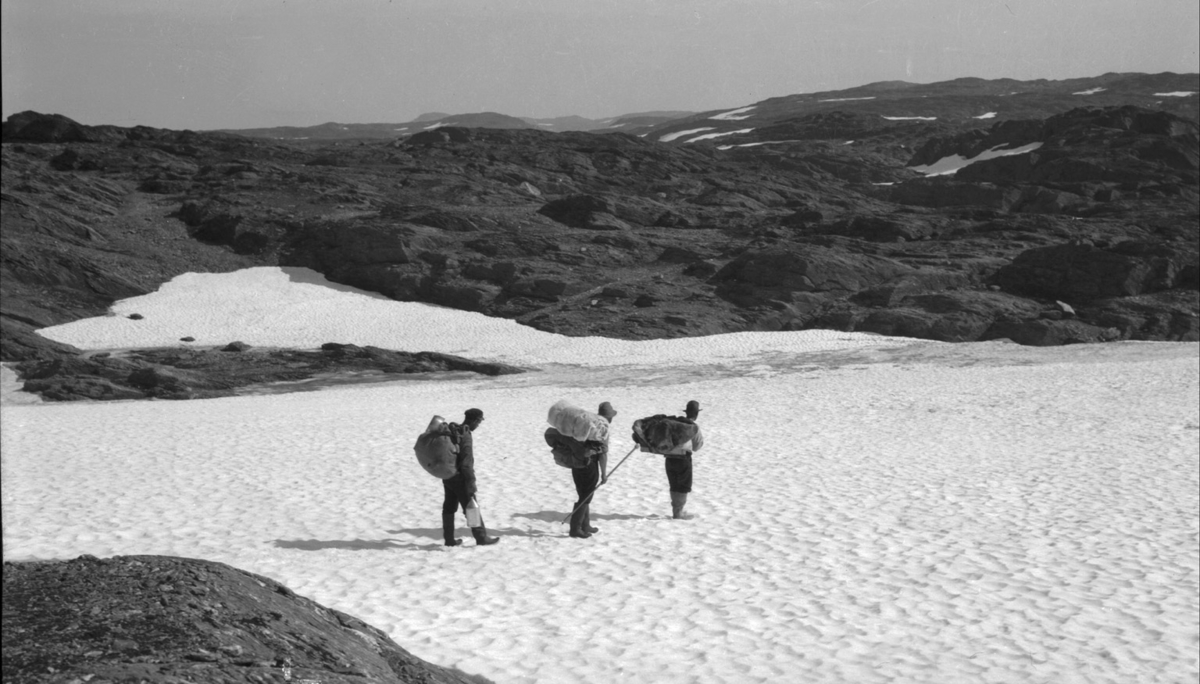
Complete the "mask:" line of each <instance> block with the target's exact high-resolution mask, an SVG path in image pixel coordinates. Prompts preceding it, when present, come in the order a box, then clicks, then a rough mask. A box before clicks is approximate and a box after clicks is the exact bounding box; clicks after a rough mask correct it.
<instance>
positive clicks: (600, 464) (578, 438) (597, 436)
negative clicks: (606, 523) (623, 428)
mask: <svg viewBox="0 0 1200 684" xmlns="http://www.w3.org/2000/svg"><path fill="white" fill-rule="evenodd" d="M615 415H617V412H616V411H615V410H614V409H613V407H612V404H610V403H608V402H607V401H606V402H603V403H602V404H600V408H599V411H598V412H597V413H591V412H590V411H585V410H583V409H581V408H579V407H577V406H573V405H572V404H570V403H569V402H567V401H566V400H563V401H559V402H557V403H556V404H554V406H551V407H550V412H549V413H548V414H547V416H546V422H548V423H550V427H549V428H547V430H546V433H545V438H546V444H548V445H549V446H550V448H551V452H552V453H553V454H554V462H555V463H557V464H559V465H561V466H565V467H567V468H570V469H571V479H572V480H573V481H574V483H575V493H576V495H578V497H579V499H578V500H577V501H576V502H575V508H574V509H573V510H572V512H571V531H570V532H569V534H570V536H571V537H572V538H575V539H587V538H588V537H590V536H592V535H593V534H595V533H596V532H598V531H599V530H598V529H597V528H595V527H592V521H591V511H590V509H591V499H592V496H593V495H594V494H595V492H596V488H598V487H599V486H600V485H602V484H604V483H606V482H608V425H609V423H611V422H612V419H613V416H615Z"/></svg>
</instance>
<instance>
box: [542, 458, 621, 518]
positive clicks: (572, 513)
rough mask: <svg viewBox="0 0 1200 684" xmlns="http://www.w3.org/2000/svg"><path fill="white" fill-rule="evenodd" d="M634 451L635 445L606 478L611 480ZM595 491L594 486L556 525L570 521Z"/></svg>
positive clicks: (598, 486) (598, 487) (597, 487)
mask: <svg viewBox="0 0 1200 684" xmlns="http://www.w3.org/2000/svg"><path fill="white" fill-rule="evenodd" d="M634 451H637V445H636V444H634V445H633V448H632V449H630V450H629V453H627V454H625V458H623V459H621V462H620V463H618V464H617V466H616V468H613V469H612V472H610V473H609V474H608V476H609V477H610V478H611V477H612V476H613V475H615V474H616V473H617V468H620V467H621V463H624V462H625V461H626V460H628V459H629V457H630V456H632V455H633V452H634ZM597 489H600V485H596V486H595V487H593V488H592V491H590V492H588V495H587V496H585V497H583V500H582V501H580V502H579V503H578V504H576V505H575V508H574V509H572V510H571V512H570V513H568V514H567V517H565V518H563V519H562V520H559V521H558V524H559V525H562V524H564V523H566V522H567V521H568V520H570V519H571V516H573V515H575V511H578V510H579V507H580V506H583V505H586V504H587V502H589V501H591V500H592V495H593V494H595V493H596V490H597Z"/></svg>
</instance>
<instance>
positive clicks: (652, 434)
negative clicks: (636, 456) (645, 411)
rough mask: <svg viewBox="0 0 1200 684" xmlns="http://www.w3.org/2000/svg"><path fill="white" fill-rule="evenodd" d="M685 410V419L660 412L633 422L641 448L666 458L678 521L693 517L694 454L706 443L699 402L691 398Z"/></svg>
mask: <svg viewBox="0 0 1200 684" xmlns="http://www.w3.org/2000/svg"><path fill="white" fill-rule="evenodd" d="M684 413H685V415H686V417H685V418H680V417H678V416H667V415H662V414H659V415H656V416H650V417H648V418H642V419H641V420H635V421H634V422H633V441H634V442H637V444H638V446H639V447H641V450H642V451H645V452H648V453H653V454H661V455H662V456H664V457H665V458H664V462H665V465H666V471H667V485H668V486H669V488H670V491H671V517H672V518H675V519H677V520H688V519H690V518H691V517H692V516H691V515H689V514H688V512H687V510H686V508H685V507H686V506H687V500H688V494H690V493H691V491H692V453H693V452H696V451H699V450H700V448H701V447H703V446H704V437H703V436H702V435H701V433H700V426H699V425H697V424H696V418H698V417H699V416H700V402H698V401H696V400H694V399H693V400H692V401H689V402H688V403H687V408H685V409H684Z"/></svg>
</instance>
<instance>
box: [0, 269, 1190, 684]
mask: <svg viewBox="0 0 1200 684" xmlns="http://www.w3.org/2000/svg"><path fill="white" fill-rule="evenodd" d="M114 309H115V311H116V313H117V314H118V315H117V316H112V317H107V318H100V319H92V320H87V321H80V322H77V323H73V324H69V325H65V326H59V327H56V328H52V329H48V330H46V331H45V333H46V334H47V336H48V337H51V338H53V339H57V340H61V341H67V342H70V343H72V344H76V345H79V346H82V347H85V348H89V349H96V348H109V347H119V346H140V345H158V344H171V343H176V342H175V340H177V339H178V338H179V337H181V336H183V335H184V334H189V333H190V334H193V335H194V336H195V337H197V339H198V340H200V342H201V343H203V342H204V341H209V340H210V341H211V342H212V343H213V344H223V343H225V342H228V341H230V340H232V339H242V340H244V341H247V342H249V343H251V344H258V345H268V344H276V345H287V346H300V347H312V346H316V345H318V344H320V343H321V342H325V341H331V340H335V341H342V342H354V343H357V344H378V345H380V346H386V347H390V348H395V349H408V350H423V349H433V350H435V351H455V352H459V353H463V354H466V355H468V356H473V357H477V358H478V357H495V358H502V359H505V360H508V361H510V362H520V363H522V364H523V365H537V366H542V367H543V368H545V370H543V371H540V372H530V373H525V374H521V375H510V376H501V377H496V378H485V377H476V376H465V375H464V374H454V375H452V376H447V377H446V378H440V376H439V378H440V379H439V378H435V379H426V380H417V379H410V380H402V381H397V382H391V383H380V384H370V385H351V386H340V387H334V388H330V389H325V390H323V391H319V392H302V393H291V394H278V395H271V396H265V395H264V396H241V397H235V398H227V399H215V400H204V401H186V402H182V401H181V402H168V401H141V402H110V403H71V404H52V403H44V404H36V405H16V404H12V403H7V404H4V405H3V406H2V407H0V411H2V412H3V451H2V453H3V461H2V463H3V480H2V481H3V508H4V519H3V520H4V546H3V548H4V559H5V560H19V559H34V558H72V557H75V556H77V555H79V554H84V553H90V554H95V555H97V556H109V555H113V554H170V555H179V556H188V557H198V558H206V559H211V560H216V561H221V562H225V563H229V564H232V565H234V566H236V567H240V568H244V569H246V570H249V571H251V572H256V573H261V574H265V575H268V576H270V577H273V578H275V579H278V580H279V581H281V582H283V583H285V584H287V585H288V586H289V587H291V588H293V589H294V590H296V591H297V592H299V593H300V594H302V595H305V596H308V597H311V598H313V599H314V600H317V601H319V602H321V603H323V604H326V605H328V606H331V607H334V608H337V609H339V610H343V611H346V612H348V613H351V614H353V615H356V616H358V617H361V618H362V619H364V620H367V621H368V622H370V623H371V624H374V625H376V626H378V627H380V628H382V629H384V630H385V631H387V632H388V633H389V634H390V635H391V636H392V637H393V638H394V639H395V640H396V641H397V642H398V643H400V644H401V645H402V646H404V647H405V648H407V649H409V650H411V651H412V652H413V653H415V654H416V655H418V656H420V657H422V658H426V659H428V660H430V661H432V662H434V663H438V664H442V665H448V666H453V667H457V668H460V669H462V670H464V671H466V672H469V673H475V674H480V675H483V676H485V677H487V678H489V679H490V680H492V681H495V682H497V683H498V684H510V683H514V682H519V683H530V684H532V683H534V682H628V683H641V682H731V683H737V684H742V683H748V682H806V683H808V682H818V683H821V682H829V683H842V682H855V683H868V684H869V683H873V682H880V683H883V682H888V683H892V682H956V683H957V682H1022V683H1025V682H1046V683H1050V682H1054V683H1060V682H1089V683H1094V682H1188V681H1196V679H1197V676H1198V675H1200V667H1198V664H1197V652H1196V646H1197V640H1198V637H1200V634H1198V631H1197V611H1198V608H1200V606H1198V585H1197V573H1198V567H1197V565H1198V563H1200V543H1198V539H1197V535H1198V532H1200V529H1198V527H1200V522H1198V505H1200V501H1198V497H1200V495H1198V493H1197V492H1198V486H1200V482H1198V470H1197V459H1198V456H1200V429H1198V428H1200V391H1198V390H1200V387H1198V385H1200V381H1198V374H1200V359H1198V354H1197V345H1196V344H1193V343H1114V344H1108V345H1103V346H1099V345H1092V346H1070V347H1054V348H1031V347H1019V346H1016V345H1013V344H1010V343H1005V342H991V343H982V344H970V345H950V344H945V343H937V342H928V341H919V340H909V339H901V338H888V337H880V336H871V335H853V334H845V333H828V332H816V331H811V332H789V333H753V334H749V333H747V334H738V335H718V336H712V337H706V338H698V339H691V340H671V341H658V342H636V343H635V342H618V341H613V340H600V339H595V338H576V339H571V338H561V337H557V336H553V335H549V334H547V333H542V332H538V331H535V330H531V329H528V328H522V327H520V326H517V325H515V324H512V323H511V322H509V321H500V320H494V319H487V318H484V317H482V316H479V315H478V314H472V313H466V312H461V311H450V310H444V309H437V308H433V307H427V306H422V305H416V304H406V303H399V302H391V301H388V300H385V299H382V298H379V297H377V296H374V295H370V294H366V293H362V292H357V291H353V290H351V289H349V288H345V287H341V286H335V285H330V284H328V283H324V281H323V280H322V279H321V278H320V276H318V275H316V274H313V273H311V272H302V271H298V270H294V271H290V272H284V271H282V270H279V269H266V268H264V269H252V270H250V271H244V272H240V273H233V274H226V275H203V276H201V275H188V276H182V277H180V278H177V279H176V280H174V281H172V282H171V283H169V284H167V285H166V286H164V287H163V289H162V290H161V291H160V292H158V293H155V294H152V295H148V296H145V297H139V298H136V299H133V300H127V301H124V302H120V303H118V304H117V305H116V306H115V307H114ZM135 311H136V312H138V313H141V314H143V315H144V316H145V319H143V320H141V321H131V320H129V319H127V318H124V315H127V314H128V313H132V312H135ZM625 355H627V356H625ZM623 358H624V359H626V360H622V359H623ZM7 377H9V378H11V375H9V376H7ZM5 396H7V395H5ZM564 398H565V399H569V400H571V401H572V402H574V403H576V404H578V405H580V406H583V407H586V408H591V407H593V406H595V405H597V404H599V402H601V401H605V400H607V401H611V402H612V403H613V405H614V406H615V407H616V409H617V410H618V411H619V413H618V415H617V416H616V418H614V430H613V435H614V436H613V438H612V450H611V451H612V458H611V460H610V469H611V468H612V467H614V466H616V464H617V463H618V462H619V461H620V459H621V458H622V457H623V456H624V455H625V454H626V453H628V452H629V451H630V450H631V449H632V448H633V446H634V445H633V444H632V442H631V440H630V438H629V425H630V424H631V423H632V421H633V420H635V419H637V418H641V417H644V416H647V415H651V414H655V413H676V414H677V413H681V412H682V410H683V407H684V404H685V403H686V402H687V400H689V399H696V400H698V401H699V402H700V403H701V405H702V407H703V409H704V411H703V412H702V413H701V414H700V419H699V422H700V424H701V425H702V426H703V428H704V434H705V448H704V450H703V451H701V452H699V453H697V454H696V457H695V464H696V474H695V478H696V480H695V487H694V490H693V493H692V495H691V499H690V501H689V508H690V509H691V510H692V512H693V513H695V514H696V517H695V518H694V519H692V520H672V519H671V518H670V501H669V498H668V493H667V485H666V478H665V475H664V473H663V465H662V459H661V457H658V456H653V455H649V454H644V453H640V452H636V453H633V454H632V455H631V456H630V457H629V459H628V461H626V462H625V464H624V465H622V466H621V468H620V469H619V470H616V471H615V473H614V474H613V476H612V478H611V480H610V482H609V484H607V485H605V486H604V487H602V488H601V489H600V490H599V492H598V493H597V495H596V501H595V503H594V504H593V507H592V522H593V524H594V525H596V526H597V527H599V528H600V532H598V533H597V534H596V535H594V536H593V537H592V538H591V539H587V540H578V539H571V538H569V537H567V529H566V526H565V525H563V524H561V523H560V521H561V520H562V519H563V518H564V517H565V516H566V515H567V514H568V513H569V512H570V510H571V506H572V504H573V502H574V499H575V492H574V488H573V486H572V483H571V477H570V474H569V473H568V472H567V471H566V470H565V469H563V468H560V467H558V466H556V465H554V464H553V461H552V459H551V455H550V452H549V449H548V448H547V447H546V445H545V443H544V441H543V440H542V432H543V431H544V429H545V427H546V425H545V416H546V409H547V408H548V407H549V406H550V405H551V404H553V403H554V402H555V401H557V400H559V399H564ZM473 406H474V407H479V408H481V409H483V411H484V412H485V414H486V417H485V421H484V423H483V425H482V426H481V428H480V429H479V431H478V432H477V433H476V437H475V445H476V452H477V453H476V461H477V470H478V475H479V485H480V493H479V499H480V502H481V503H482V506H483V512H484V518H485V520H486V521H487V523H488V526H489V531H490V532H491V533H493V534H495V535H497V536H499V537H500V538H501V540H502V541H501V543H500V544H497V545H495V546H489V547H486V548H477V547H474V546H473V545H472V544H473V542H472V541H471V540H470V536H469V535H468V534H467V531H466V529H465V528H461V527H460V529H459V534H460V536H464V537H466V542H465V544H464V546H461V547H457V548H446V547H444V546H443V545H442V541H441V529H440V523H439V509H440V506H441V499H442V488H441V485H440V484H439V483H438V481H437V480H435V479H433V478H432V477H430V476H429V475H427V474H426V473H425V472H424V471H422V470H421V468H420V466H419V465H418V464H417V462H416V459H415V457H414V456H413V452H412V444H413V442H414V441H415V439H416V436H417V435H418V434H419V433H420V432H421V430H423V429H424V428H425V426H426V424H427V423H428V422H429V419H430V417H431V416H432V415H433V414H435V413H436V414H440V415H443V416H446V417H447V418H449V419H451V420H461V416H462V411H463V410H465V409H466V408H469V407H473ZM459 524H460V525H463V524H464V523H463V520H462V517H461V516H459Z"/></svg>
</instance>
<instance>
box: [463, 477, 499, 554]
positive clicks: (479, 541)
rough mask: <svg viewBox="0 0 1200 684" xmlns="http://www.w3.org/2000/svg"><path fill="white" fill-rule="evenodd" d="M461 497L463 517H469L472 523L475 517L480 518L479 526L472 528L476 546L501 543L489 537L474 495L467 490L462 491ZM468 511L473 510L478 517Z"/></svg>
mask: <svg viewBox="0 0 1200 684" xmlns="http://www.w3.org/2000/svg"><path fill="white" fill-rule="evenodd" d="M459 496H460V498H459V501H460V503H461V504H462V509H463V515H466V516H467V520H468V521H470V520H471V518H473V517H478V518H479V524H478V525H472V526H471V536H473V537H475V545H476V546H489V545H491V544H495V543H496V542H498V541H500V538H499V537H489V536H488V533H487V526H486V525H484V524H483V516H481V515H478V513H479V510H478V508H477V507H476V504H475V496H474V495H473V494H471V493H470V492H467V491H466V489H465V488H464V489H463V490H461V491H460V493H459ZM468 509H472V512H473V513H475V514H476V515H472V514H471V513H468V512H467V511H468ZM468 524H469V523H468Z"/></svg>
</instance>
